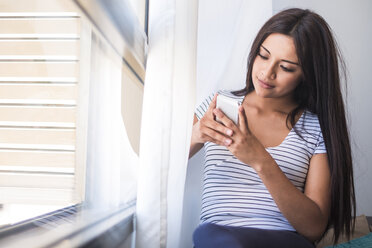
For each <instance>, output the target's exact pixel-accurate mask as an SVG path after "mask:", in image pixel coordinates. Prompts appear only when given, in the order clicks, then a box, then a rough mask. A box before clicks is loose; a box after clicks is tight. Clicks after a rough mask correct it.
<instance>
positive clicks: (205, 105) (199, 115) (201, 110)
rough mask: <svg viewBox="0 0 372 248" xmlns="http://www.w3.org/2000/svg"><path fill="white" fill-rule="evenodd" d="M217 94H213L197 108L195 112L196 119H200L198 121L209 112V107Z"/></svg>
mask: <svg viewBox="0 0 372 248" xmlns="http://www.w3.org/2000/svg"><path fill="white" fill-rule="evenodd" d="M215 94H216V93H212V94H210V95H209V96H208V97H207V98H205V99H204V100H203V101H202V103H201V104H200V105H199V106H198V107H197V108H196V110H195V115H196V117H197V118H198V120H200V119H201V118H202V117H203V116H204V114H205V112H207V110H208V107H209V104H211V102H212V100H213V97H214V95H215Z"/></svg>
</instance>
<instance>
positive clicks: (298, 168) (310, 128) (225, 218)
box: [195, 91, 327, 231]
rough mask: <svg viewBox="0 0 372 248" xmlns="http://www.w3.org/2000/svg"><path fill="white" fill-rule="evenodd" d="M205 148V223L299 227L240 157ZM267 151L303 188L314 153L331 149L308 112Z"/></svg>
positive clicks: (218, 148)
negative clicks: (280, 208)
mask: <svg viewBox="0 0 372 248" xmlns="http://www.w3.org/2000/svg"><path fill="white" fill-rule="evenodd" d="M218 93H219V94H224V95H227V96H229V97H231V98H235V99H237V100H238V101H240V103H241V102H242V101H243V99H244V96H234V95H232V94H231V93H230V92H227V91H219V92H218ZM213 95H214V94H212V95H210V96H209V97H207V99H205V100H204V101H203V102H202V103H201V105H200V106H199V107H198V108H197V109H196V112H195V114H196V116H197V118H198V119H200V118H202V117H203V115H204V114H205V112H206V111H207V109H208V107H209V104H210V102H211V101H212V98H213ZM295 129H296V131H297V132H298V133H299V134H301V136H302V138H301V137H300V136H299V135H298V134H297V133H296V131H295ZM204 149H205V161H204V183H203V195H202V209H201V215H200V220H201V222H202V223H204V222H212V223H215V224H220V225H228V226H238V227H254V228H261V229H271V230H290V231H295V229H294V228H293V227H292V226H291V224H290V223H289V222H288V220H287V219H286V218H285V217H284V216H283V214H282V213H281V212H280V210H279V209H278V206H277V205H276V203H275V201H274V200H273V198H272V196H271V194H270V193H269V191H268V190H267V188H266V186H265V185H264V184H263V182H262V180H261V178H260V177H259V176H258V175H257V173H256V171H255V170H254V169H253V168H251V167H250V166H249V165H247V164H244V163H242V162H241V161H239V160H238V159H237V158H236V157H235V156H234V155H232V154H231V152H230V151H229V150H228V149H227V148H226V147H224V146H219V145H217V144H215V143H212V142H206V143H205V145H204ZM266 151H267V152H269V153H270V155H271V156H272V157H273V159H274V160H275V161H276V163H277V164H278V166H279V167H280V169H281V170H282V171H283V173H284V174H285V175H286V176H287V178H288V179H289V180H290V181H291V182H292V183H293V185H294V186H296V187H297V188H298V189H299V190H301V191H302V192H304V187H305V182H306V175H307V172H308V168H309V162H310V159H311V157H312V156H313V155H314V154H317V153H326V152H327V151H326V148H325V145H324V141H323V135H322V131H321V128H320V125H319V120H318V117H317V116H316V115H315V114H313V113H311V112H309V111H304V112H303V113H302V115H301V117H300V119H299V120H298V121H297V122H296V124H295V126H294V128H292V130H290V132H289V134H288V135H287V137H286V138H285V139H284V140H283V141H282V143H281V144H280V145H278V146H275V147H267V148H266Z"/></svg>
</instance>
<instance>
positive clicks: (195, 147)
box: [189, 114, 204, 158]
mask: <svg viewBox="0 0 372 248" xmlns="http://www.w3.org/2000/svg"><path fill="white" fill-rule="evenodd" d="M197 122H198V118H196V115H195V114H194V123H193V130H192V132H193V133H194V126H195V124H196V123H197ZM203 146H204V144H203V143H197V141H196V140H195V139H193V138H191V144H190V153H189V158H191V157H192V156H194V155H195V154H196V153H197V152H198V151H199V150H200V149H201V148H202V147H203Z"/></svg>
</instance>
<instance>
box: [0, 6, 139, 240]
mask: <svg viewBox="0 0 372 248" xmlns="http://www.w3.org/2000/svg"><path fill="white" fill-rule="evenodd" d="M112 4H115V6H116V8H118V9H120V10H124V12H125V13H124V19H125V18H127V19H126V20H125V21H126V26H125V25H123V23H122V21H123V20H122V16H123V13H120V14H121V15H122V16H121V17H120V16H118V15H117V14H118V13H115V11H114V10H113V9H112V8H110V6H112ZM131 4H133V3H129V2H127V1H125V0H124V1H115V0H110V1H100V0H94V1H92V0H90V1H88V0H76V1H66V0H17V1H12V0H2V3H1V12H0V64H1V66H0V204H1V205H0V206H1V207H0V227H1V225H2V226H3V227H4V226H5V227H8V225H9V224H12V223H16V222H19V221H21V220H23V219H28V218H31V217H34V216H37V215H41V214H43V213H49V212H51V211H53V210H57V212H58V211H59V212H58V215H60V213H61V211H64V210H58V209H62V208H64V209H65V210H66V211H71V207H68V206H71V205H75V206H79V207H78V208H76V207H75V208H73V209H74V210H76V209H81V208H82V207H80V206H82V204H83V205H84V204H85V205H86V204H90V205H92V204H93V205H94V204H95V203H98V202H99V201H100V200H102V199H104V201H103V202H110V204H111V205H110V204H109V205H107V206H109V207H110V208H111V207H113V206H115V208H112V209H116V210H115V211H116V213H119V212H120V213H121V215H123V211H121V210H120V211H119V210H117V208H116V207H119V206H123V204H124V205H125V204H127V203H128V201H130V200H133V199H135V194H136V192H135V190H136V189H135V185H136V184H135V171H136V168H134V167H135V166H133V165H136V162H137V160H138V150H139V130H140V121H141V118H140V117H141V108H142V107H141V106H142V94H143V80H144V74H145V67H144V64H145V53H146V34H145V31H144V29H145V28H146V24H145V23H146V17H145V14H143V15H142V16H141V15H139V14H138V13H142V12H141V11H143V13H144V11H145V9H146V2H145V1H138V2H137V5H136V6H135V7H133V6H132V5H131ZM128 6H129V7H128ZM130 6H132V7H130ZM133 9H134V10H135V11H136V13H137V16H136V15H133V13H135V12H134V11H133ZM107 13H108V14H107ZM133 17H134V18H133ZM128 20H129V21H130V22H129V23H130V25H129V26H128V25H127V24H128ZM128 27H129V29H128ZM129 40H130V41H135V42H129ZM110 80H111V81H112V82H111V81H110ZM114 81H115V83H114ZM118 99H119V100H118ZM112 123H116V124H112ZM102 137H104V138H102ZM127 141H128V142H127ZM113 142H117V143H113ZM118 149H119V150H118ZM120 149H123V150H120ZM107 158H110V159H111V160H107ZM127 162H128V164H126V163H127ZM129 163H131V165H129ZM130 166H131V167H130ZM129 177H130V180H129ZM126 179H128V180H126ZM104 180H106V181H104ZM105 185H106V186H105ZM107 185H110V187H107ZM97 189H99V190H100V191H101V193H100V194H96V193H97ZM113 191H114V192H113ZM99 197H101V198H99ZM105 197H106V198H105ZM107 197H111V198H115V199H108V198H107ZM80 203H82V204H80ZM76 204H79V205H76ZM98 205H99V204H98ZM107 206H106V207H107ZM67 209H68V210H67ZM26 210H27V211H26ZM106 210H107V208H106ZM107 213H110V214H112V212H110V211H109V212H106V214H107ZM47 215H48V216H50V215H52V216H53V213H50V214H47ZM97 216H98V215H97ZM100 216H101V218H102V219H106V217H104V216H105V213H102V214H101V215H100ZM123 216H124V215H123ZM13 217H14V218H13ZM44 217H45V216H44ZM44 217H43V219H45V218H46V217H45V218H44ZM48 218H49V217H48ZM97 218H98V217H97ZM123 218H124V217H123ZM52 219H53V218H52ZM90 224H92V223H90ZM0 234H1V228H0ZM0 236H1V235H0ZM0 238H1V237H0ZM24 242H26V241H24ZM0 243H1V240H0Z"/></svg>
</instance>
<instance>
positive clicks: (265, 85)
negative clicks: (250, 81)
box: [257, 79, 274, 89]
mask: <svg viewBox="0 0 372 248" xmlns="http://www.w3.org/2000/svg"><path fill="white" fill-rule="evenodd" d="M257 80H258V83H259V84H260V86H261V87H262V88H264V89H272V88H274V86H273V85H271V84H269V83H266V82H265V81H262V80H260V79H257Z"/></svg>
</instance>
